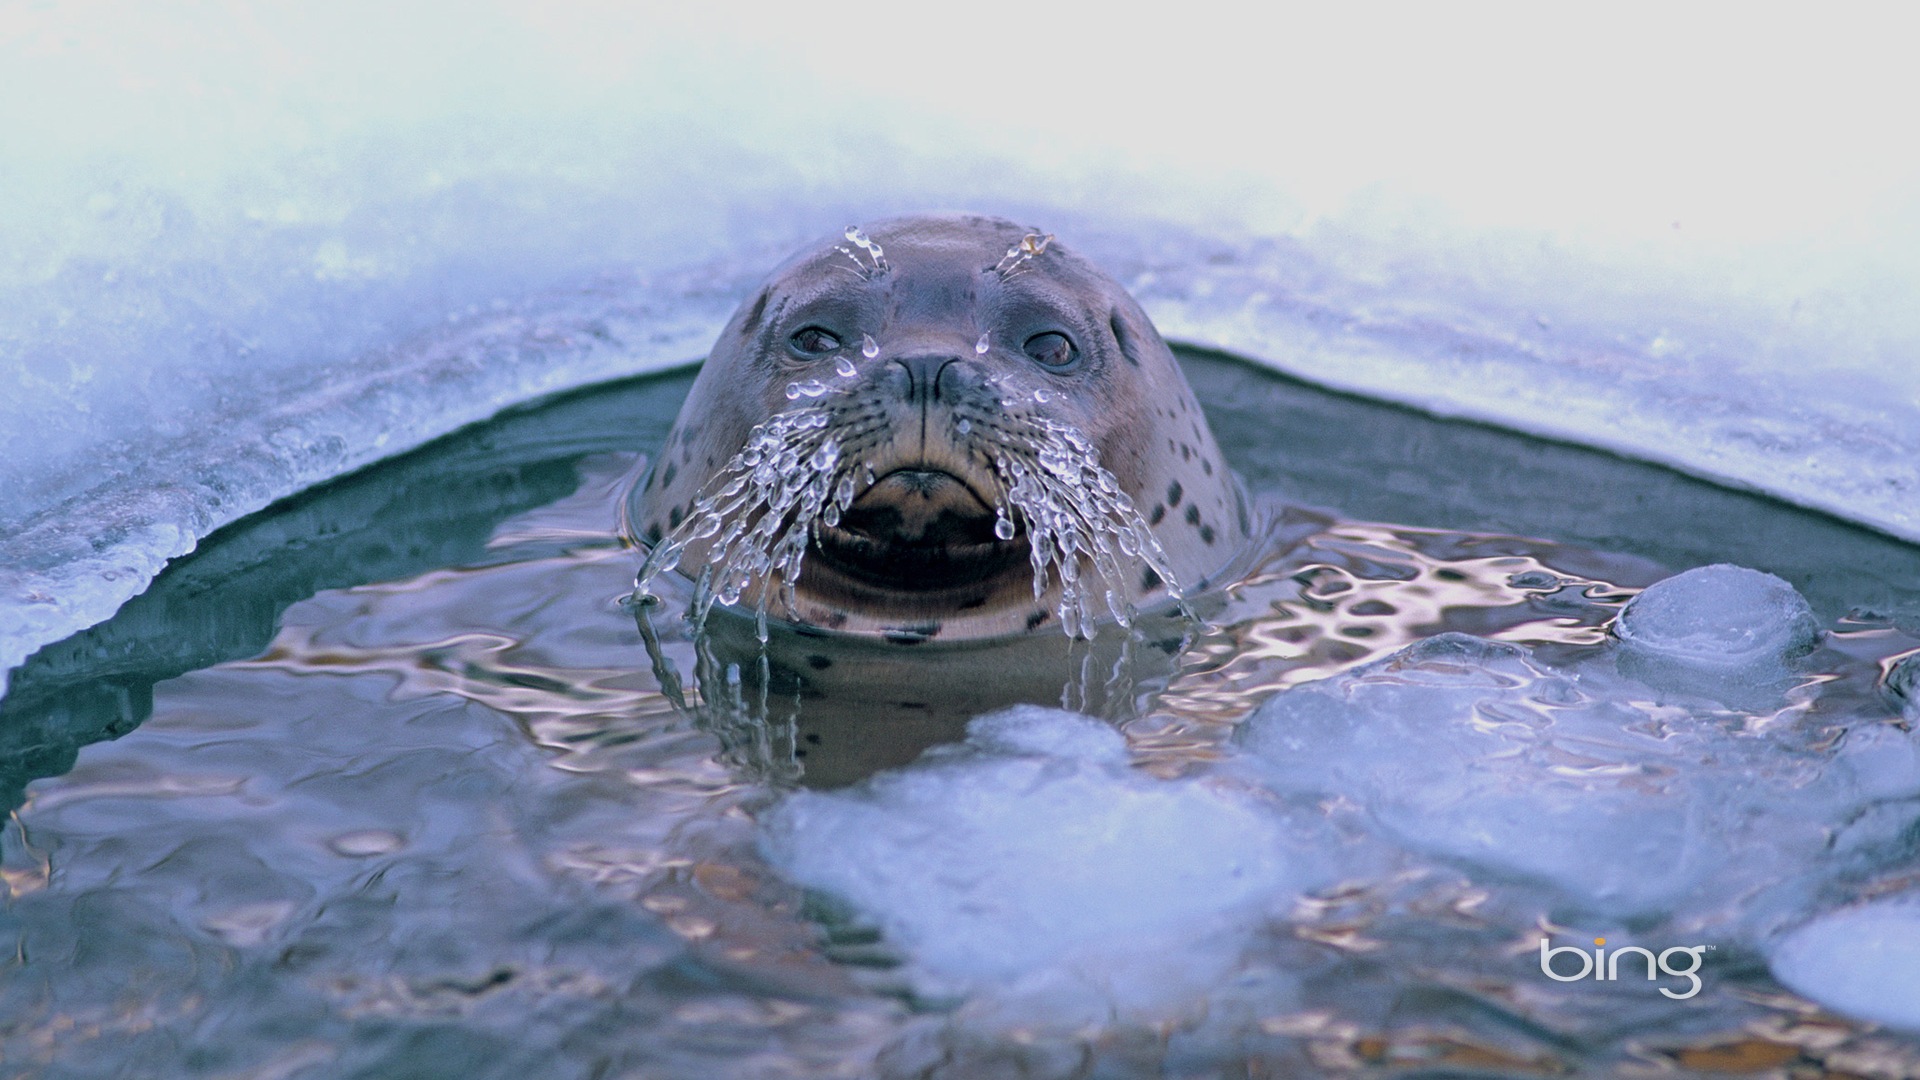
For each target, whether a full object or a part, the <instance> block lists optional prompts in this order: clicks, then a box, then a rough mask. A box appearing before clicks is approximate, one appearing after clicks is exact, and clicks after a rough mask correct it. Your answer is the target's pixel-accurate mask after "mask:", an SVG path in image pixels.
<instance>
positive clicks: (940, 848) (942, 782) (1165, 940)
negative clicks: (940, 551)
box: [765, 706, 1324, 1005]
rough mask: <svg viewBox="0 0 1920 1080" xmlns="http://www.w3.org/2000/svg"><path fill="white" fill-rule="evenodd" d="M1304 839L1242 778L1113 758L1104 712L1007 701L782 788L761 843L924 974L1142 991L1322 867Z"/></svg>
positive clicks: (1158, 990) (1155, 993)
mask: <svg viewBox="0 0 1920 1080" xmlns="http://www.w3.org/2000/svg"><path fill="white" fill-rule="evenodd" d="M1305 839H1306V834H1305V833H1304V832H1301V831H1300V830H1293V831H1289V830H1288V829H1287V828H1286V827H1285V826H1284V823H1283V821H1282V819H1281V818H1280V817H1278V816H1277V815H1276V814H1274V813H1273V812H1272V811H1271V810H1270V809H1268V808H1265V807H1263V806H1262V805H1261V804H1260V801H1259V800H1258V799H1256V798H1254V797H1252V796H1251V795H1250V794H1248V793H1247V792H1245V791H1240V790H1236V789H1234V788H1233V787H1231V786H1228V785H1224V784H1221V783H1217V782H1211V781H1205V780H1174V781H1163V780H1156V779H1153V778H1150V777H1148V776H1146V775H1144V774H1141V773H1139V772H1137V771H1135V770H1133V769H1131V768H1129V766H1128V752H1127V747H1126V743H1125V740H1124V739H1122V738H1121V736H1120V735H1119V733H1117V732H1116V731H1114V730H1113V729H1112V728H1111V727H1109V726H1107V725H1106V724H1104V723H1101V722H1099V721H1097V720H1093V719H1090V718H1088V717H1083V716H1078V715H1075V714H1073V713H1066V712H1061V711H1058V710H1053V709H1043V708H1038V707H1034V706H1022V707H1017V708H1014V709H1010V710H1008V711H1005V712H1000V713H995V714H992V715H989V716H985V717H981V718H979V719H977V720H975V721H974V722H973V723H972V724H971V725H970V726H969V727H968V733H967V739H966V742H965V743H963V744H959V745H956V746H950V747H942V748H937V749H935V750H932V751H929V752H928V753H927V754H926V755H924V756H923V757H922V758H921V759H920V760H919V761H918V762H916V763H915V764H913V765H912V766H910V767H908V768H904V769H898V770H893V771H890V772H885V773H881V774H878V775H876V776H874V777H872V778H870V779H868V780H867V781H865V782H863V783H861V784H859V785H856V786H855V787H853V788H850V789H847V790H844V791H836V792H799V793H797V794H794V795H792V796H790V797H789V798H788V799H787V800H786V801H785V802H784V803H782V804H781V805H780V806H779V807H778V808H777V809H776V810H775V811H774V812H773V813H772V815H771V816H770V818H769V819H768V821H767V829H766V834H765V848H766V851H767V854H768V855H769V857H770V858H771V859H772V861H773V862H774V864H775V865H776V866H778V867H780V868H781V869H782V870H783V871H785V872H786V873H787V874H789V875H791V876H792V877H793V878H794V879H795V880H797V881H799V882H801V883H803V884H805V885H807V886H809V887H811V888H815V889H819V890H822V891H825V892H828V893H831V894H833V895H835V896H837V897H839V898H841V899H843V900H845V901H848V902H850V903H852V904H853V905H854V906H855V907H857V908H858V909H859V910H860V911H861V912H862V913H865V914H866V915H868V916H869V917H871V918H874V919H876V920H877V921H878V923H879V925H880V926H881V928H882V929H883V931H884V933H885V935H886V938H887V940H888V941H890V942H891V943H893V944H894V945H895V946H896V947H897V948H899V949H901V950H903V951H904V952H905V953H906V954H907V955H908V956H909V957H910V958H911V959H912V960H913V962H914V963H915V964H917V965H918V966H919V967H920V969H921V970H922V972H923V973H924V975H926V976H928V977H931V978H932V979H933V980H935V981H936V983H940V984H945V985H950V986H957V987H961V988H968V989H980V988H985V987H988V986H993V985H997V984H1002V983H1015V984H1018V983H1019V982H1020V981H1021V980H1023V979H1024V980H1029V981H1040V982H1048V983H1057V982H1058V981H1060V980H1063V979H1064V980H1065V981H1068V982H1073V983H1077V984H1079V985H1080V986H1081V988H1082V990H1083V992H1084V990H1085V988H1086V987H1089V986H1095V987H1105V988H1106V992H1108V993H1111V994H1113V995H1114V996H1115V997H1116V998H1117V999H1118V1001H1119V1002H1120V1003H1121V1004H1129V1005H1149V1004H1152V1003H1154V1002H1155V1001H1156V1000H1158V999H1160V998H1162V997H1163V996H1164V995H1165V993H1166V992H1167V991H1168V989H1169V983H1168V979H1169V977H1171V978H1172V981H1173V985H1175V986H1180V985H1184V988H1185V989H1186V990H1187V991H1188V992H1192V991H1193V990H1194V989H1196V988H1197V986H1196V980H1201V981H1202V984H1203V981H1204V979H1205V978H1206V977H1207V975H1208V974H1213V973H1217V972H1218V971H1219V970H1224V968H1225V967H1226V966H1227V965H1228V964H1229V963H1231V961H1232V959H1233V957H1234V955H1235V950H1234V944H1235V941H1236V939H1237V935H1238V933H1239V932H1240V931H1241V930H1243V929H1244V928H1245V927H1246V926H1247V925H1249V924H1250V923H1251V922H1252V921H1254V919H1255V918H1256V917H1257V916H1259V915H1260V913H1262V912H1264V911H1266V910H1267V909H1268V908H1269V907H1270V906H1272V905H1274V904H1276V903H1277V904H1280V905H1282V906H1283V907H1284V905H1285V904H1287V903H1289V902H1290V901H1291V897H1292V896H1293V895H1294V894H1295V893H1297V892H1298V891H1299V890H1300V889H1302V888H1304V887H1306V886H1307V885H1308V884H1310V883H1312V882H1314V881H1316V880H1318V879H1319V876H1320V875H1321V874H1323V873H1324V867H1323V866H1322V865H1321V862H1320V860H1319V859H1318V857H1316V856H1314V855H1313V854H1312V853H1311V848H1310V845H1308V844H1307V843H1304V842H1303V841H1304V840H1305ZM1063 852H1072V853H1073V854H1072V857H1071V858H1070V859H1064V858H1062V853H1063ZM1168 955H1178V956H1180V957H1182V958H1183V959H1182V960H1181V961H1180V962H1179V963H1176V964H1174V965H1173V966H1172V967H1173V970H1171V971H1169V970H1167V965H1166V963H1165V958H1166V957H1167V956H1168ZM1054 989H1055V990H1056V991H1057V990H1058V989H1059V987H1058V986H1055V987H1054ZM1067 996H1068V997H1069V998H1072V997H1075V996H1076V995H1073V994H1068V995H1067Z"/></svg>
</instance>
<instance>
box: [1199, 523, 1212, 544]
mask: <svg viewBox="0 0 1920 1080" xmlns="http://www.w3.org/2000/svg"><path fill="white" fill-rule="evenodd" d="M1200 539H1202V540H1204V541H1206V542H1207V543H1209V544H1211V543H1213V526H1211V525H1202V526H1200Z"/></svg>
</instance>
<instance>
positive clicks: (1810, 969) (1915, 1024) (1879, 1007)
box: [1769, 899, 1920, 1031]
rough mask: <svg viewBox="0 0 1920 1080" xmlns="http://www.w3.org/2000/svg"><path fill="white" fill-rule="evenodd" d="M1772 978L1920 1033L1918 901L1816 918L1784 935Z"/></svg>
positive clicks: (1839, 1007)
mask: <svg viewBox="0 0 1920 1080" xmlns="http://www.w3.org/2000/svg"><path fill="white" fill-rule="evenodd" d="M1769 964H1770V966H1771V967H1772V969H1773V976H1774V978H1776V979H1779V980H1780V981H1781V982H1782V983H1784V984H1785V985H1786V986H1787V987H1788V988H1790V989H1792V990H1793V991H1794V992H1795V993H1798V994H1802V995H1804V996H1806V997H1809V998H1812V999H1813V1000H1815V1001H1817V1002H1819V1003H1820V1004H1822V1005H1825V1006H1826V1007H1828V1008H1830V1009H1833V1010H1834V1011H1836V1012H1841V1013H1845V1014H1846V1015H1848V1016H1852V1017H1856V1018H1858V1019H1862V1020H1872V1021H1875V1022H1877V1023H1881V1024H1886V1025H1889V1026H1891V1027H1898V1028H1906V1029H1908V1030H1912V1031H1920V902H1915V901H1914V900H1911V899H1909V900H1904V901H1891V902H1886V903H1878V904H1868V905H1866V906H1864V907H1856V908H1849V909H1846V910H1844V911H1836V912H1833V913H1832V914H1830V915H1824V916H1821V917H1820V918H1818V919H1815V920H1814V921H1812V922H1810V923H1807V924H1806V925H1805V926H1802V927H1800V928H1799V929H1797V930H1795V931H1793V932H1792V933H1790V934H1788V935H1787V936H1786V937H1784V938H1783V939H1781V941H1780V942H1779V944H1778V945H1777V946H1775V948H1774V949H1773V955H1772V956H1771V957H1770V958H1769Z"/></svg>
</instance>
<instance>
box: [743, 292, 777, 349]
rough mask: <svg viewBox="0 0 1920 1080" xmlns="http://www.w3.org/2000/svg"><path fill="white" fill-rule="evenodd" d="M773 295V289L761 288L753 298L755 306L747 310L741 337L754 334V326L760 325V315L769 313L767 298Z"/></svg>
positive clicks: (748, 336)
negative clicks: (758, 293)
mask: <svg viewBox="0 0 1920 1080" xmlns="http://www.w3.org/2000/svg"><path fill="white" fill-rule="evenodd" d="M772 295H773V290H772V289H761V290H760V295H759V296H756V297H754V298H753V308H752V310H750V311H748V312H747V317H746V320H745V321H744V322H742V323H741V324H740V336H741V337H745V338H750V337H752V336H753V328H754V327H756V326H759V325H760V317H761V316H762V315H765V314H766V313H767V300H768V298H769V297H771V296H772Z"/></svg>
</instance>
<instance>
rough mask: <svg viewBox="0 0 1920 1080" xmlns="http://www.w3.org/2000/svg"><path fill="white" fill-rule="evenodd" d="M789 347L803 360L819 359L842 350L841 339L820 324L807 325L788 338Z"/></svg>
mask: <svg viewBox="0 0 1920 1080" xmlns="http://www.w3.org/2000/svg"><path fill="white" fill-rule="evenodd" d="M787 348H788V349H790V350H792V352H793V355H795V356H797V357H799V358H800V359H802V360H818V359H820V358H821V357H823V356H831V355H833V354H834V353H836V352H839V351H840V339H839V338H837V337H834V336H833V334H832V333H830V332H828V331H826V330H823V329H821V328H820V327H818V326H805V327H802V328H800V329H799V330H796V331H795V332H794V335H793V336H792V337H790V338H788V339H787Z"/></svg>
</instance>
